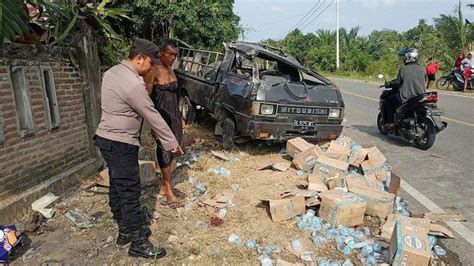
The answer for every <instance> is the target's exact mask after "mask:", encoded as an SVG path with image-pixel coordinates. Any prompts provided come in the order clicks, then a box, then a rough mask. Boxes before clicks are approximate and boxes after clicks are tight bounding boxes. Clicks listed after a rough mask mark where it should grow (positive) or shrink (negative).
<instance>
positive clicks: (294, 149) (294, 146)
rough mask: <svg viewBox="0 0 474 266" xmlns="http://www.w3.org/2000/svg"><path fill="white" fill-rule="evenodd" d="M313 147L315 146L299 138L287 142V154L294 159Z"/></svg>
mask: <svg viewBox="0 0 474 266" xmlns="http://www.w3.org/2000/svg"><path fill="white" fill-rule="evenodd" d="M313 146H314V144H311V143H309V142H307V141H306V140H304V139H303V138H300V137H298V138H294V139H290V140H288V141H287V142H286V152H287V153H288V154H289V155H290V156H291V157H293V158H294V157H295V155H296V154H298V153H300V152H302V151H304V150H307V149H309V148H311V147H313Z"/></svg>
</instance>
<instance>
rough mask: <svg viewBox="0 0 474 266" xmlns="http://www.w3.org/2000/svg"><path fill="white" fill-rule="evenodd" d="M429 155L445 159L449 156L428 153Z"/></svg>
mask: <svg viewBox="0 0 474 266" xmlns="http://www.w3.org/2000/svg"><path fill="white" fill-rule="evenodd" d="M430 156H431V157H435V158H440V159H445V160H448V159H449V158H448V157H446V156H443V155H439V154H434V153H432V154H430Z"/></svg>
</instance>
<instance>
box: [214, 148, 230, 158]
mask: <svg viewBox="0 0 474 266" xmlns="http://www.w3.org/2000/svg"><path fill="white" fill-rule="evenodd" d="M211 153H212V155H213V156H214V157H216V158H218V159H221V160H224V161H228V160H229V156H227V155H225V154H224V153H222V152H218V151H213V150H211Z"/></svg>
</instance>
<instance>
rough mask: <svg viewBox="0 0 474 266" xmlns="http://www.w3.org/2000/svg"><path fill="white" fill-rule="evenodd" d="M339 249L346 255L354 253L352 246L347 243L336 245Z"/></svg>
mask: <svg viewBox="0 0 474 266" xmlns="http://www.w3.org/2000/svg"><path fill="white" fill-rule="evenodd" d="M336 248H337V250H339V251H340V252H341V253H342V254H344V255H345V256H349V255H350V254H351V253H352V247H350V246H349V245H347V244H345V243H341V244H339V245H337V246H336Z"/></svg>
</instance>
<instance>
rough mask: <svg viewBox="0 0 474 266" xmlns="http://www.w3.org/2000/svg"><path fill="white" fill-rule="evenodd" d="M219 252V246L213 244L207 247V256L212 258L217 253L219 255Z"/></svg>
mask: <svg viewBox="0 0 474 266" xmlns="http://www.w3.org/2000/svg"><path fill="white" fill-rule="evenodd" d="M220 250H221V248H220V247H219V245H217V244H213V245H212V246H210V247H209V249H208V251H207V255H209V256H214V255H216V254H217V253H219V251H220Z"/></svg>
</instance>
